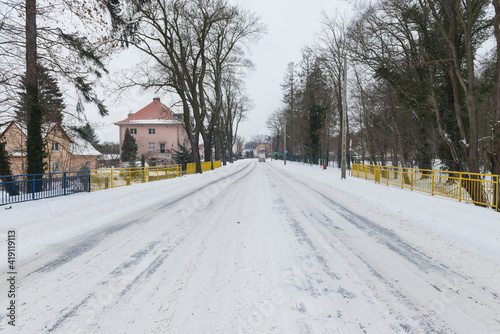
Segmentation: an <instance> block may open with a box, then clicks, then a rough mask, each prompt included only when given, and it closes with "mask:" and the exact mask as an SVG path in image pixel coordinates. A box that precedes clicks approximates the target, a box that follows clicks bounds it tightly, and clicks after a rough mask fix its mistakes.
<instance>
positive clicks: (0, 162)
mask: <svg viewBox="0 0 500 334" xmlns="http://www.w3.org/2000/svg"><path fill="white" fill-rule="evenodd" d="M5 146H6V143H5V142H4V141H3V140H1V139H0V176H2V177H1V178H0V179H1V180H2V181H4V182H9V181H13V180H14V178H13V177H9V176H8V175H12V172H11V170H10V161H9V155H8V153H7V150H6V149H5ZM2 189H3V190H5V191H7V193H8V194H9V195H10V196H15V195H18V194H19V187H18V186H17V185H16V184H15V183H14V184H12V183H11V184H6V185H4V187H2Z"/></svg>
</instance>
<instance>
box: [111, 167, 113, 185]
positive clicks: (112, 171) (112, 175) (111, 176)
mask: <svg viewBox="0 0 500 334" xmlns="http://www.w3.org/2000/svg"><path fill="white" fill-rule="evenodd" d="M111 188H113V170H111Z"/></svg>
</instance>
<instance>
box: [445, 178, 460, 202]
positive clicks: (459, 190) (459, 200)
mask: <svg viewBox="0 0 500 334" xmlns="http://www.w3.org/2000/svg"><path fill="white" fill-rule="evenodd" d="M448 175H449V174H448ZM458 201H459V202H462V173H460V177H459V179H458Z"/></svg>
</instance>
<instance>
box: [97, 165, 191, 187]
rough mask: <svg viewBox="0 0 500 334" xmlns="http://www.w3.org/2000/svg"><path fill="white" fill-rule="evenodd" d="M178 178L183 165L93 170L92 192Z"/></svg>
mask: <svg viewBox="0 0 500 334" xmlns="http://www.w3.org/2000/svg"><path fill="white" fill-rule="evenodd" d="M178 176H182V166H181V165H168V166H151V167H130V168H113V169H98V170H91V171H90V190H100V189H109V188H116V187H121V186H128V185H131V184H132V183H145V182H151V181H158V180H165V179H171V178H174V177H178Z"/></svg>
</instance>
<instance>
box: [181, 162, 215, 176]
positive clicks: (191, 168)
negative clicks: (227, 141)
mask: <svg viewBox="0 0 500 334" xmlns="http://www.w3.org/2000/svg"><path fill="white" fill-rule="evenodd" d="M221 166H222V164H221V162H220V160H219V161H214V169H216V168H219V167H221ZM211 169H212V163H211V162H210V161H207V162H202V163H201V171H202V172H206V171H208V170H211ZM195 173H196V164H195V163H194V162H191V163H188V164H187V165H186V174H188V175H189V174H195Z"/></svg>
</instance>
